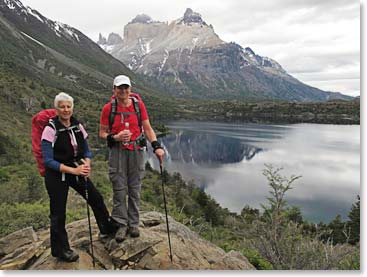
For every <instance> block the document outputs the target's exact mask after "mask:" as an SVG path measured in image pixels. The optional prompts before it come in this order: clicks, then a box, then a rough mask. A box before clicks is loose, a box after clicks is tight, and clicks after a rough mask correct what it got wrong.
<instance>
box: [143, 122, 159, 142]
mask: <svg viewBox="0 0 367 277" xmlns="http://www.w3.org/2000/svg"><path fill="white" fill-rule="evenodd" d="M141 123H142V125H143V130H144V134H145V136H146V137H147V139H148V140H149V142H150V143H151V142H153V141H156V140H157V136H156V135H155V132H154V130H153V128H152V126H151V125H150V122H149V120H148V119H147V120H143V121H142V122H141Z"/></svg>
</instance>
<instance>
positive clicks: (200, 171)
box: [149, 121, 360, 223]
mask: <svg viewBox="0 0 367 277" xmlns="http://www.w3.org/2000/svg"><path fill="white" fill-rule="evenodd" d="M167 125H168V127H169V128H170V129H171V130H172V133H171V134H170V135H168V136H166V137H163V138H160V139H159V140H160V142H161V143H162V145H163V146H164V148H165V150H166V153H167V155H166V157H165V162H164V165H165V168H166V169H167V170H168V171H169V172H175V171H177V172H180V173H181V175H182V176H183V177H184V179H185V180H187V181H189V180H194V182H195V183H196V184H197V185H198V186H199V187H201V188H203V189H204V190H205V191H206V192H207V193H208V194H210V195H211V196H212V197H213V198H214V199H216V201H217V202H218V203H219V204H220V205H221V206H222V207H225V208H228V209H229V210H230V211H232V212H240V211H241V210H242V208H243V207H244V206H245V205H250V206H251V207H255V208H260V204H261V203H266V201H267V200H266V197H269V196H270V194H269V190H270V187H269V186H268V185H267V180H266V177H265V176H264V175H263V174H262V171H263V169H264V168H265V167H264V164H272V165H273V166H274V167H282V168H284V169H283V170H282V171H281V174H282V175H284V176H291V175H301V176H302V178H300V179H298V180H297V181H295V183H294V185H293V189H292V190H290V191H288V193H287V194H286V200H287V201H288V203H289V204H290V205H295V206H299V207H300V208H301V211H302V215H303V217H304V218H305V219H307V220H309V221H312V222H319V221H323V222H325V223H326V222H329V221H330V220H332V219H333V218H334V217H335V216H336V215H337V214H340V215H341V216H342V218H343V219H347V215H348V212H349V210H350V208H351V205H352V204H353V203H354V202H355V201H356V200H357V195H358V194H360V126H359V125H327V124H290V125H267V124H248V123H243V124H228V123H212V122H187V121H184V122H180V121H179V122H172V123H170V124H167ZM149 161H150V163H151V164H152V165H153V167H154V168H158V164H157V162H156V159H155V158H153V157H152V156H150V158H149Z"/></svg>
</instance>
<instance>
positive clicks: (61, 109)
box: [56, 101, 73, 120]
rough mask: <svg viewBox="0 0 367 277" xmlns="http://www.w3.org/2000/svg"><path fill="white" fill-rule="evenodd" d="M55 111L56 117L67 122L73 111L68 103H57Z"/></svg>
mask: <svg viewBox="0 0 367 277" xmlns="http://www.w3.org/2000/svg"><path fill="white" fill-rule="evenodd" d="M56 110H57V115H58V116H59V118H60V119H62V120H69V119H70V117H71V116H72V114H73V109H72V106H71V102H70V101H59V103H58V105H57V109H56Z"/></svg>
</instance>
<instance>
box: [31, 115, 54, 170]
mask: <svg viewBox="0 0 367 277" xmlns="http://www.w3.org/2000/svg"><path fill="white" fill-rule="evenodd" d="M55 116H56V110H55V109H48V110H43V111H40V112H39V113H37V114H36V115H34V116H33V118H32V151H33V156H34V158H35V159H36V161H37V166H38V171H39V173H40V175H41V176H42V177H43V176H45V166H44V165H43V157H42V146H41V137H42V132H43V129H44V128H45V127H46V126H47V124H48V123H49V121H50V119H51V118H53V117H55Z"/></svg>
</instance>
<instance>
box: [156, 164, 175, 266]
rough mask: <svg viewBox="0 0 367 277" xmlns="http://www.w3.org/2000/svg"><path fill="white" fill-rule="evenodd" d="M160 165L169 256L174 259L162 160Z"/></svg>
mask: <svg viewBox="0 0 367 277" xmlns="http://www.w3.org/2000/svg"><path fill="white" fill-rule="evenodd" d="M159 167H160V169H161V178H162V191H163V201H164V211H165V212H166V225H167V235H168V245H169V254H170V255H169V257H170V259H171V262H172V259H173V256H172V248H171V237H170V234H169V225H168V215H167V202H166V194H165V192H164V181H163V166H162V162H160V164H159Z"/></svg>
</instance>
